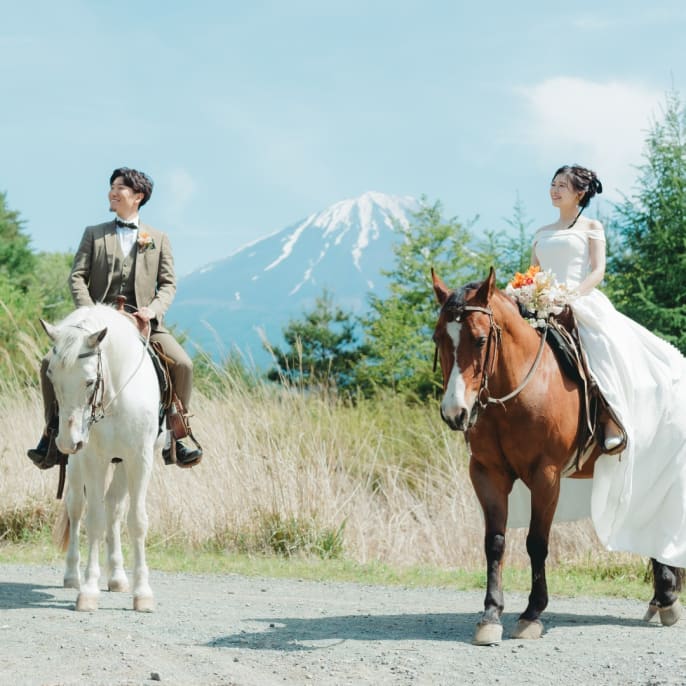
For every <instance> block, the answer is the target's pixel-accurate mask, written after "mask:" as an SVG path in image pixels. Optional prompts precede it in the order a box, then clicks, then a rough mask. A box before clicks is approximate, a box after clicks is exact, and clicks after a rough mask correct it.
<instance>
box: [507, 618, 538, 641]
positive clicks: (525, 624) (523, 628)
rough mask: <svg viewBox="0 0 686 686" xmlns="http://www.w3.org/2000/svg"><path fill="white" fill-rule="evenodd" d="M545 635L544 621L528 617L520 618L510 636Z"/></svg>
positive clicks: (533, 637) (534, 636) (528, 636)
mask: <svg viewBox="0 0 686 686" xmlns="http://www.w3.org/2000/svg"><path fill="white" fill-rule="evenodd" d="M542 635H543V622H541V621H540V620H539V619H534V620H533V621H530V620H528V619H519V620H518V621H517V626H515V628H514V631H513V632H512V634H511V635H510V638H532V639H535V638H541V636H542Z"/></svg>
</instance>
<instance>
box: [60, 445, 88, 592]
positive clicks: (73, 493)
mask: <svg viewBox="0 0 686 686" xmlns="http://www.w3.org/2000/svg"><path fill="white" fill-rule="evenodd" d="M67 475H68V482H69V488H67V495H66V498H65V500H66V503H65V507H66V509H67V517H68V518H69V544H68V547H67V555H66V559H65V567H64V580H63V583H64V588H75V589H76V590H79V589H80V588H81V571H80V569H79V566H80V564H81V556H80V553H79V532H80V530H81V517H82V515H83V506H84V505H85V502H86V496H85V493H84V490H83V489H84V483H83V474H82V469H81V465H80V464H79V463H78V458H77V457H76V456H73V457H72V458H71V459H70V460H69V463H68V464H67Z"/></svg>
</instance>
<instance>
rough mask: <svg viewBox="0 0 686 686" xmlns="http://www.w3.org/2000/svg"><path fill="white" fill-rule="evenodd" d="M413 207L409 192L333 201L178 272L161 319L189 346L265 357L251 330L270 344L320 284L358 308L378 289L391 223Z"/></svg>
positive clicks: (388, 258) (407, 216)
mask: <svg viewBox="0 0 686 686" xmlns="http://www.w3.org/2000/svg"><path fill="white" fill-rule="evenodd" d="M418 209H419V203H418V201H417V200H415V199H414V198H412V197H410V196H404V197H397V196H390V195H385V194H383V193H376V192H367V193H364V194H363V195H361V196H360V197H358V198H354V199H351V200H343V201H341V202H337V203H335V204H334V205H332V206H331V207H329V208H327V209H325V210H323V211H321V212H318V213H316V214H312V215H311V216H309V217H307V218H306V219H304V220H302V221H300V222H297V223H295V224H293V225H291V226H288V227H286V228H285V229H283V230H281V231H277V232H275V233H272V234H270V235H267V236H266V237H264V238H261V239H258V240H256V241H254V242H252V243H250V244H248V245H246V246H244V247H243V248H241V249H240V250H238V251H236V252H234V253H233V254H231V255H229V256H228V257H226V258H224V259H222V260H218V261H216V262H212V263H210V264H208V265H206V266H204V267H202V268H200V269H198V270H196V271H194V272H192V273H191V274H189V275H188V276H186V277H184V278H182V279H180V281H179V284H178V286H179V287H178V292H177V296H176V300H175V302H174V304H173V306H172V307H171V309H170V310H169V313H168V314H167V317H166V321H167V322H168V323H170V324H175V325H177V327H178V328H179V329H181V330H183V331H185V332H186V333H187V334H188V337H189V339H190V346H188V347H189V349H190V352H191V354H192V353H193V352H195V350H196V349H198V348H199V349H202V350H204V351H206V352H208V353H209V354H211V355H212V356H214V357H219V358H221V357H223V356H225V355H226V354H228V353H229V352H230V351H231V350H233V349H234V348H236V347H237V348H238V349H240V350H241V351H243V353H244V354H246V355H247V356H248V357H249V358H252V359H253V360H254V361H255V362H256V363H257V364H258V365H264V364H267V363H268V356H267V354H266V353H265V352H264V351H263V347H262V343H261V338H260V334H259V331H260V330H261V331H263V332H264V334H265V335H266V337H267V340H268V341H269V342H270V343H272V344H276V345H280V344H281V343H282V340H283V339H282V336H281V332H282V329H283V327H284V326H285V325H286V323H287V322H288V320H289V319H292V318H296V317H299V316H301V315H302V313H303V312H304V311H306V310H308V309H310V308H311V307H312V306H313V304H314V301H315V299H316V298H317V297H318V296H320V295H321V294H322V292H323V290H324V289H326V290H327V291H329V292H330V293H331V294H332V296H333V298H334V302H335V304H336V305H338V306H340V307H342V308H343V309H344V310H347V311H352V312H355V313H360V312H361V311H363V310H364V309H365V308H366V307H367V294H368V293H369V291H375V292H376V293H383V290H384V287H385V283H384V279H383V277H382V276H381V274H380V270H381V269H388V268H390V267H391V266H392V264H393V252H392V247H391V246H392V244H393V243H394V242H395V241H397V240H398V239H399V233H398V227H407V226H408V224H409V223H410V221H411V218H412V214H413V212H416V211H417V210H418Z"/></svg>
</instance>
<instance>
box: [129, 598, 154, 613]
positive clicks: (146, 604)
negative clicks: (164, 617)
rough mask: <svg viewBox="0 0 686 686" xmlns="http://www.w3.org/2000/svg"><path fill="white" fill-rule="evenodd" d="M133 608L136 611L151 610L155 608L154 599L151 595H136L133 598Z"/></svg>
mask: <svg viewBox="0 0 686 686" xmlns="http://www.w3.org/2000/svg"><path fill="white" fill-rule="evenodd" d="M133 609H134V610H135V611H136V612H152V611H153V610H154V609H155V600H154V598H153V597H152V596H149V595H146V596H136V597H135V598H134V599H133Z"/></svg>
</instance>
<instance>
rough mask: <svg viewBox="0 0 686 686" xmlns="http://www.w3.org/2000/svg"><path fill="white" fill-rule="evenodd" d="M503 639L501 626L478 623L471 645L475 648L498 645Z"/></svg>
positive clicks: (490, 623)
mask: <svg viewBox="0 0 686 686" xmlns="http://www.w3.org/2000/svg"><path fill="white" fill-rule="evenodd" d="M502 639H503V625H502V624H493V623H492V622H479V623H478V624H477V625H476V631H475V632H474V638H473V640H472V643H473V644H474V645H475V646H493V645H498V644H499V643H500V641H502Z"/></svg>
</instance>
